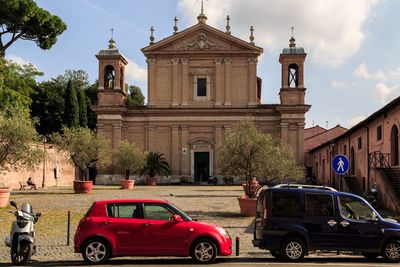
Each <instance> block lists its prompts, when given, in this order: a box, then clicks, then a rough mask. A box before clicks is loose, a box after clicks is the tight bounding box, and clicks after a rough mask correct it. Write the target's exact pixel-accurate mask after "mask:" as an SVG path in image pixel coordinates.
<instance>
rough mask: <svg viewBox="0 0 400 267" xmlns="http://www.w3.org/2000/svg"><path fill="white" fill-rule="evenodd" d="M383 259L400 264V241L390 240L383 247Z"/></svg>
mask: <svg viewBox="0 0 400 267" xmlns="http://www.w3.org/2000/svg"><path fill="white" fill-rule="evenodd" d="M382 257H383V259H384V260H385V261H387V262H400V241H399V240H390V241H388V242H386V243H385V245H383V248H382Z"/></svg>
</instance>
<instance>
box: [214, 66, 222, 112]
mask: <svg viewBox="0 0 400 267" xmlns="http://www.w3.org/2000/svg"><path fill="white" fill-rule="evenodd" d="M222 93H223V88H222V67H221V59H216V60H215V106H216V107H220V106H221V104H222Z"/></svg>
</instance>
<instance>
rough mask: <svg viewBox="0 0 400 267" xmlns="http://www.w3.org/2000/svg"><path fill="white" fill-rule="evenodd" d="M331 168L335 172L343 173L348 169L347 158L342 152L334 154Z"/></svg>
mask: <svg viewBox="0 0 400 267" xmlns="http://www.w3.org/2000/svg"><path fill="white" fill-rule="evenodd" d="M332 170H333V171H334V172H336V173H337V174H344V173H346V172H347V171H348V170H349V159H348V158H347V157H346V156H345V155H342V154H338V155H336V156H335V157H334V158H333V160H332Z"/></svg>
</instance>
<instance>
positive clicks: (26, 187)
mask: <svg viewBox="0 0 400 267" xmlns="http://www.w3.org/2000/svg"><path fill="white" fill-rule="evenodd" d="M26 189H30V190H32V189H35V190H36V185H29V184H23V183H21V182H19V190H26Z"/></svg>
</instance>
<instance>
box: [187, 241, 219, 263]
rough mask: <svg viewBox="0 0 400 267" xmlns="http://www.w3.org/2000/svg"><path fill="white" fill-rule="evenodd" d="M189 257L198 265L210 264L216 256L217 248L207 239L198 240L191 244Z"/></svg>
mask: <svg viewBox="0 0 400 267" xmlns="http://www.w3.org/2000/svg"><path fill="white" fill-rule="evenodd" d="M191 256H192V258H193V260H195V261H196V262H198V263H211V262H213V261H214V260H215V257H216V256H217V246H216V245H215V243H214V242H213V241H211V240H209V239H200V240H198V241H196V242H195V243H194V244H193V246H192V251H191Z"/></svg>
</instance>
